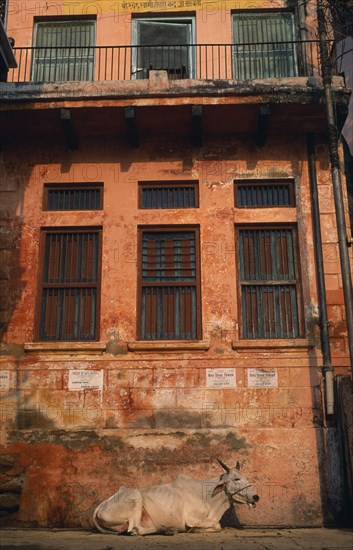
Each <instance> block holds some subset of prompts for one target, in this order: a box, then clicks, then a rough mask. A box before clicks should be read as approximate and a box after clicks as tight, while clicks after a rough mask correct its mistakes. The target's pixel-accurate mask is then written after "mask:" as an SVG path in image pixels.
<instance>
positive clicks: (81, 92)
mask: <svg viewBox="0 0 353 550" xmlns="http://www.w3.org/2000/svg"><path fill="white" fill-rule="evenodd" d="M163 72H164V73H165V71H159V72H158V71H151V76H150V79H149V80H148V79H146V80H115V81H103V80H102V81H96V82H83V81H82V82H81V81H71V82H6V83H1V84H0V95H1V98H2V103H3V104H5V103H6V102H10V103H14V104H18V103H21V102H24V101H26V102H30V103H33V102H45V101H53V100H61V101H62V102H65V104H67V103H71V102H72V101H79V102H81V103H82V102H83V103H89V101H90V100H92V99H96V98H100V99H102V100H104V99H105V100H108V99H124V98H125V99H126V98H129V99H130V101H131V99H136V100H141V99H143V98H153V97H156V98H159V97H161V96H162V97H165V98H169V97H170V98H173V97H175V98H177V97H183V98H185V97H190V98H193V97H195V96H196V97H198V96H205V97H207V96H211V97H214V96H216V97H217V96H218V97H219V96H226V97H227V96H232V97H241V96H257V95H261V96H262V95H264V96H266V94H269V97H270V98H271V102H272V103H276V102H277V101H280V102H283V100H284V98H287V101H288V102H290V103H293V102H296V101H298V100H299V98H300V101H303V100H304V98H307V102H311V101H313V98H314V99H316V100H317V101H321V96H322V95H323V87H322V84H321V86H320V81H319V80H315V82H316V86H314V87H313V86H312V84H311V85H310V83H309V82H308V78H307V77H297V78H268V79H257V80H227V79H223V80H217V79H214V80H196V79H185V80H169V79H168V78H167V76H166V75H165V74H160V73H163ZM310 82H311V81H310ZM332 86H333V89H334V91H335V92H336V94H339V95H338V98H337V99H338V100H339V98H340V94H344V95H346V94H348V93H349V90H347V89H346V88H345V85H344V79H343V78H342V77H334V78H333V82H332ZM277 98H278V99H277ZM264 102H268V98H265V99H264Z"/></svg>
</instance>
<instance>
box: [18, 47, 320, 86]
mask: <svg viewBox="0 0 353 550" xmlns="http://www.w3.org/2000/svg"><path fill="white" fill-rule="evenodd" d="M14 53H15V56H16V60H17V63H18V67H17V68H16V69H13V70H11V71H10V74H9V78H8V81H9V82H58V81H73V80H81V81H102V80H107V81H113V80H133V79H145V78H148V76H149V72H150V71H151V70H166V71H167V73H168V75H169V78H170V79H187V78H188V79H190V78H191V79H228V80H253V79H256V78H284V77H296V76H313V75H316V74H318V73H319V70H318V66H319V62H318V60H319V52H318V41H315V40H307V41H290V42H262V43H248V44H184V45H177V46H175V45H173V46H87V47H82V46H81V47H50V46H48V47H24V48H15V49H14Z"/></svg>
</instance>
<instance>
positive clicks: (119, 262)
mask: <svg viewBox="0 0 353 550" xmlns="http://www.w3.org/2000/svg"><path fill="white" fill-rule="evenodd" d="M18 4H19V3H18ZM59 4H60V3H56V5H57V6H58V5H59ZM260 4H261V6H262V7H266V6H268V5H270V4H271V2H267V3H264V2H263V3H260ZM45 5H46V3H44V2H34V1H33V2H26V9H25V12H24V11H23V10H22V11H18V10H17V11H15V12H12V8H10V13H9V26H8V32H9V34H10V35H14V36H15V38H16V42H17V44H18V45H30V44H31V40H32V22H33V15H49V14H50V13H54V11H53V12H50V13H49V12H45V13H44V11H43V10H44V9H45ZM38 6H39V7H38ZM32 9H33V11H31V10H32ZM38 9H39V12H38ZM51 9H52V10H54V8H51ZM36 10H37V11H36ZM206 15H207V17H206ZM208 18H213V21H214V22H215V24H214V25H212V26H210V25H208V21H207V19H208ZM223 18H224V19H225V20H226V21H228V20H229V11H226V12H220V11H216V12H215V13H207V14H201V13H198V14H197V38H198V41H199V42H208V41H211V42H212V41H215V42H217V41H219V40H221V41H223V40H224V41H226V39H228V36H227V37H226V36H225V35H224V34H223V32H222V31H221V30H220V26H219V24H218V23H219V21H220V20H223ZM206 23H207V25H206ZM216 23H217V24H216ZM227 26H228V27H229V25H227ZM116 28H117V24H116V23H115V20H114V19H112V18H110V19H109V18H106V19H105V18H102V20H101V21H100V24H99V32H98V42H99V43H100V44H102V43H104V42H105V43H108V42H109V43H112V44H116V43H120V44H129V43H130V29H131V21H130V15H129V14H127V15H124V17H123V18H121V17H120V18H119V33H118V39H117V38H116V36H117V33H116ZM2 154H3V157H2V159H1V162H2V164H1V170H2V175H3V176H4V177H3V179H4V182H5V187H4V193H3V203H2V219H3V228H4V229H3V234H4V243H5V246H4V252H3V254H4V259H5V261H6V269H5V270H4V272H3V276H2V281H1V282H2V290H3V295H4V298H3V300H4V301H3V305H2V308H3V318H4V325H3V329H4V351H5V354H4V356H3V357H2V358H1V368H2V369H3V370H5V371H9V373H10V384H9V389H8V390H4V391H3V392H2V408H1V410H2V420H1V421H2V425H1V426H2V432H1V434H2V435H1V437H2V443H3V446H2V458H1V460H0V466H2V471H3V478H2V482H1V483H2V486H3V487H5V488H6V487H7V486H8V484H11V483H12V484H14V485H16V484H17V485H16V487H18V490H17V493H15V494H16V495H18V496H17V497H16V498H15V500H16V499H17V504H18V505H19V509H18V511H17V512H16V510H15V509H14V512H13V513H12V515H11V514H10V519H9V518H7V521H10V522H11V521H12V522H13V524H16V525H40V526H85V527H88V526H90V525H91V519H90V518H91V514H92V511H93V509H94V506H95V505H96V504H97V503H98V502H99V501H100V500H102V499H104V498H106V497H108V496H109V495H110V494H112V493H113V492H115V491H116V490H117V488H118V487H119V486H120V485H122V484H123V485H125V486H131V487H135V486H136V485H137V486H145V485H150V484H152V483H160V482H163V481H168V480H169V479H170V478H171V477H173V476H174V475H177V474H179V473H185V474H190V475H193V476H195V477H198V478H201V479H206V478H207V477H208V476H210V477H211V476H214V475H217V474H218V473H220V472H219V467H218V466H217V464H216V458H217V457H219V458H221V459H222V460H224V461H225V462H226V463H229V464H230V465H232V464H235V462H236V460H240V462H242V463H243V467H244V472H245V473H246V475H248V477H249V479H250V480H251V481H252V482H253V483H254V485H255V486H256V488H257V492H258V493H259V494H260V496H261V500H260V502H259V505H258V506H257V508H256V510H253V511H251V510H247V509H246V508H244V507H243V508H239V510H238V511H237V514H238V518H239V521H240V522H243V523H245V524H247V525H320V524H321V523H322V521H323V517H324V515H325V514H324V508H325V502H324V498H323V496H322V495H323V493H324V492H325V490H326V487H325V482H326V481H325V478H324V473H323V468H322V464H323V460H324V457H325V454H324V449H325V441H326V437H325V429H324V419H323V408H322V399H323V392H322V377H321V370H320V367H321V354H320V347H319V331H318V313H317V296H316V285H315V265H314V239H313V235H312V225H311V206H310V193H309V182H308V167H307V160H306V145H305V139H304V137H303V138H302V139H301V138H299V137H298V138H297V139H296V140H295V141H293V139H292V138H291V137H289V138H287V139H286V138H283V137H281V138H278V139H276V138H273V137H272V138H271V139H270V140H269V141H268V143H267V145H266V147H265V148H264V149H257V148H256V147H255V145H254V143H253V139H252V138H250V137H249V138H248V137H244V136H242V137H241V138H240V137H236V136H233V137H229V136H228V137H227V138H223V137H217V138H216V137H214V138H208V139H207V140H206V141H205V145H204V147H203V148H201V149H197V150H196V149H191V148H190V147H189V145H188V144H186V143H185V142H183V141H182V140H180V139H179V138H177V137H175V138H173V140H171V137H170V135H169V136H168V137H167V138H164V137H163V136H162V137H161V138H157V137H152V136H149V138H148V140H147V139H146V141H145V145H143V146H142V147H140V148H139V149H138V150H133V149H131V148H130V147H129V146H128V145H127V144H126V142H125V141H123V140H119V139H116V138H109V139H108V138H106V139H105V138H103V139H100V141H99V143H97V141H94V140H89V139H87V140H85V139H82V140H81V141H80V149H79V151H77V152H67V151H66V150H65V147H64V144H63V142H61V141H60V142H59V141H56V140H55V139H54V138H53V139H52V140H48V142H47V143H46V146H45V148H44V147H43V143H40V144H39V143H36V142H35V141H33V142H32V143H27V144H25V145H23V146H22V148H21V149H20V150H19V148H18V147H15V146H12V145H9V146H8V147H6V148H5V150H4V151H3V153H2ZM317 154H318V159H317V170H318V181H319V187H320V190H319V194H320V207H321V211H322V215H321V219H322V230H323V248H324V259H325V277H326V283H327V289H328V299H329V300H328V303H329V309H328V312H329V319H330V323H331V337H332V339H331V342H332V355H333V362H334V366H335V368H336V372H341V373H347V372H348V365H349V362H348V357H347V349H346V347H347V339H346V328H345V324H344V307H343V305H342V281H341V277H340V265H339V256H338V246H337V238H336V230H335V219H334V207H333V199H332V193H331V187H330V173H329V165H328V157H327V152H326V148H325V145H324V143H322V144H321V143H319V146H318V147H317ZM235 177H237V178H240V177H248V178H257V177H261V178H266V177H292V178H294V179H295V183H296V199H297V207H296V208H293V209H289V210H286V211H277V210H276V209H269V210H266V211H263V212H258V213H256V218H255V214H254V213H251V212H244V211H243V212H240V211H239V212H238V211H235V209H234V206H233V204H234V201H233V180H234V178H235ZM140 178H143V179H146V180H148V179H157V180H165V179H181V180H183V179H185V180H189V179H197V180H199V184H200V207H199V208H198V209H193V210H188V211H177V210H175V211H153V212H149V211H141V210H138V208H137V182H138V180H139V179H140ZM78 181H80V182H81V181H102V182H104V209H103V211H97V212H60V213H58V212H44V211H43V210H42V193H43V184H44V183H46V182H72V183H74V182H78ZM250 220H252V221H261V222H288V221H290V222H293V223H296V224H297V227H298V235H299V243H300V259H301V278H302V293H303V311H304V317H305V327H306V334H305V336H306V338H307V342H306V343H307V345H306V346H305V345H304V347H301V346H296V347H290V345H289V343H288V342H287V344H288V345H287V347H283V346H282V347H278V348H276V347H271V345H272V344H273V343H271V342H268V347H264V348H257V349H256V348H255V349H253V348H252V347H248V348H246V347H245V348H236V349H233V347H232V342H234V341H237V340H238V339H239V322H240V320H239V312H238V304H237V275H236V264H235V244H234V224H235V223H240V222H244V221H250ZM170 223H173V224H199V225H200V231H201V286H202V325H203V329H202V330H203V340H204V341H207V342H209V349H208V350H206V351H197V352H195V351H192V352H191V351H177V350H176V351H171V352H160V351H158V352H157V351H149V352H147V351H139V352H134V351H128V343H129V342H133V341H135V340H136V294H137V288H136V284H137V272H136V235H137V226H138V225H139V224H153V225H156V224H170ZM65 225H67V226H72V225H74V226H76V225H77V226H80V225H82V226H86V225H99V226H102V227H103V261H102V293H101V316H100V340H101V341H102V342H108V344H109V345H108V348H107V351H106V352H104V353H95V352H90V353H89V352H88V351H87V350H81V351H67V352H60V351H58V350H57V351H54V352H48V351H44V350H39V351H36V352H24V349H23V344H24V343H25V342H33V338H34V312H35V302H36V288H37V270H38V254H39V235H40V229H41V227H47V226H65ZM127 285H128V287H127ZM301 344H302V346H303V342H302V343H301ZM304 344H305V343H304ZM226 367H231V368H235V369H236V380H237V387H236V388H235V389H209V388H207V387H206V368H226ZM253 367H259V368H271V369H273V368H276V369H277V370H278V388H273V389H249V388H248V387H247V370H248V368H253ZM71 369H92V370H99V369H102V370H103V371H104V385H103V391H97V390H84V391H80V392H75V391H69V389H68V376H69V370H71Z"/></svg>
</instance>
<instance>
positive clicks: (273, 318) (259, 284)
mask: <svg viewBox="0 0 353 550" xmlns="http://www.w3.org/2000/svg"><path fill="white" fill-rule="evenodd" d="M238 249H239V253H238V258H239V259H238V261H239V266H238V267H239V280H240V294H241V311H242V337H243V338H249V339H250V338H298V337H300V333H301V330H300V325H301V318H300V314H299V305H298V304H299V284H298V258H297V256H298V250H297V242H296V232H295V230H294V228H290V227H271V228H270V227H261V228H239V229H238Z"/></svg>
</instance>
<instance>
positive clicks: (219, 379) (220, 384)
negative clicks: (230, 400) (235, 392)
mask: <svg viewBox="0 0 353 550" xmlns="http://www.w3.org/2000/svg"><path fill="white" fill-rule="evenodd" d="M206 387H207V388H235V387H236V380H235V369H206Z"/></svg>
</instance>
